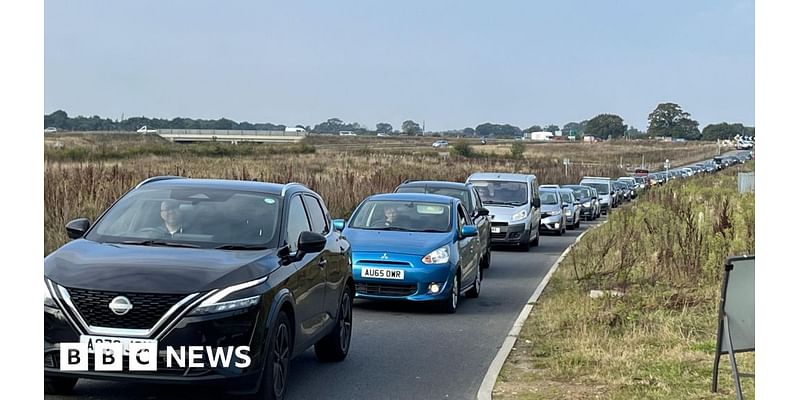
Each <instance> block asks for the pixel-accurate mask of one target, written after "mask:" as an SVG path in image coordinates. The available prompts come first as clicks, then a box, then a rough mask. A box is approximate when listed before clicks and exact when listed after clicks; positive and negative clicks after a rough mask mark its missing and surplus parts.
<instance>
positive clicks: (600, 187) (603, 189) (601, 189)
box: [581, 182, 609, 194]
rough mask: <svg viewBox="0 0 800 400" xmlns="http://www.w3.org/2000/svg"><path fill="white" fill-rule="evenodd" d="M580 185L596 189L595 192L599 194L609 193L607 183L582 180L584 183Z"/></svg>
mask: <svg viewBox="0 0 800 400" xmlns="http://www.w3.org/2000/svg"><path fill="white" fill-rule="evenodd" d="M581 185H586V186H591V187H593V188H595V189H597V193H599V194H608V193H609V190H608V186H609V185H608V184H607V183H592V182H584V183H581Z"/></svg>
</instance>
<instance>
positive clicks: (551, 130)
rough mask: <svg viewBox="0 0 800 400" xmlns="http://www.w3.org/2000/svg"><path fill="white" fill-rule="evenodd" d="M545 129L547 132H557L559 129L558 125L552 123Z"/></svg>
mask: <svg viewBox="0 0 800 400" xmlns="http://www.w3.org/2000/svg"><path fill="white" fill-rule="evenodd" d="M544 130H545V131H547V132H552V133H556V131H557V130H558V125H552V124H551V125H547V127H546V128H544Z"/></svg>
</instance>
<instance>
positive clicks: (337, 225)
mask: <svg viewBox="0 0 800 400" xmlns="http://www.w3.org/2000/svg"><path fill="white" fill-rule="evenodd" d="M333 228H334V229H336V230H337V231H342V230H344V220H343V219H335V220H333Z"/></svg>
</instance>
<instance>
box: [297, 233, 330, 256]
mask: <svg viewBox="0 0 800 400" xmlns="http://www.w3.org/2000/svg"><path fill="white" fill-rule="evenodd" d="M327 242H328V239H326V238H325V236H322V235H321V234H319V233H316V232H309V231H305V232H301V233H300V238H299V239H298V240H297V251H298V252H303V253H317V252H320V251H322V250H324V249H325V244H326V243H327Z"/></svg>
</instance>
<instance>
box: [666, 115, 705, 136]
mask: <svg viewBox="0 0 800 400" xmlns="http://www.w3.org/2000/svg"><path fill="white" fill-rule="evenodd" d="M698 125H699V124H698V123H697V121H695V120H693V119H691V118H684V119H681V120H680V122H679V123H678V126H677V130H676V132H675V133H673V135H672V137H674V138H680V139H688V140H700V129H698V128H697V126H698Z"/></svg>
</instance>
